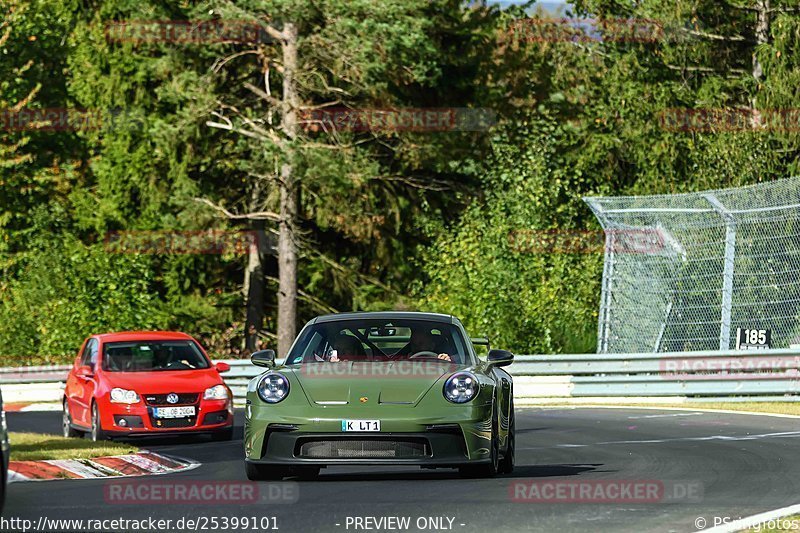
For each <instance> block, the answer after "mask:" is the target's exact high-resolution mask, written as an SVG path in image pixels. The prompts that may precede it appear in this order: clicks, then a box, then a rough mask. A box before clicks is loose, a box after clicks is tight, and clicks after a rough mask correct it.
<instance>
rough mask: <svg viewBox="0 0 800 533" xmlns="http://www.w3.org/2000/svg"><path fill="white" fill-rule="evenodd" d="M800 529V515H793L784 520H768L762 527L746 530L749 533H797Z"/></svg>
mask: <svg viewBox="0 0 800 533" xmlns="http://www.w3.org/2000/svg"><path fill="white" fill-rule="evenodd" d="M798 527H800V515H791V516H786V517H784V518H775V519H773V520H767V521H765V522H764V523H763V524H761V526H760V527H754V528H750V529H746V530H744V531H747V532H748V533H751V532H752V533H780V532H783V531H797V529H798Z"/></svg>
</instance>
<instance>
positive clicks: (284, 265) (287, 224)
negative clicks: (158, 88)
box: [278, 23, 300, 357]
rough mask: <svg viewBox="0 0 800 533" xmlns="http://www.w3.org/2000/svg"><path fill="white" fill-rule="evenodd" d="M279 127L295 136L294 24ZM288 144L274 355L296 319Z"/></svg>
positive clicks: (286, 43)
mask: <svg viewBox="0 0 800 533" xmlns="http://www.w3.org/2000/svg"><path fill="white" fill-rule="evenodd" d="M283 35H284V40H283V43H282V47H283V104H284V106H285V107H284V112H283V116H282V127H283V131H284V133H285V134H286V135H287V136H288V137H289V139H290V143H291V142H292V141H294V139H295V138H296V137H297V108H298V105H299V100H300V97H299V95H298V90H297V78H296V73H297V27H296V26H295V25H294V24H292V23H286V24H284V27H283ZM292 155H293V154H292V148H291V147H290V149H289V153H287V154H285V157H286V161H285V162H284V163H283V165H282V166H281V183H280V187H281V197H280V215H281V221H280V226H279V230H278V356H279V357H285V356H286V355H287V354H288V352H289V348H290V347H291V345H292V342H293V341H294V337H295V334H296V319H297V240H296V235H295V230H296V227H297V203H298V193H297V186H298V184H297V181H296V179H295V176H294V168H293V166H292Z"/></svg>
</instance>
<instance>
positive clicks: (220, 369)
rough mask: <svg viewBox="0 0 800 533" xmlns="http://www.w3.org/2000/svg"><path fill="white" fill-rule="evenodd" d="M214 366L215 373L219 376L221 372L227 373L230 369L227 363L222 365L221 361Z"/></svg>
mask: <svg viewBox="0 0 800 533" xmlns="http://www.w3.org/2000/svg"><path fill="white" fill-rule="evenodd" d="M214 366H215V367H216V369H217V372H219V373H220V374H222V373H223V372H227V371H228V370H230V369H231V365H229V364H228V363H223V362H222V361H220V362H219V363H217V364H216V365H214Z"/></svg>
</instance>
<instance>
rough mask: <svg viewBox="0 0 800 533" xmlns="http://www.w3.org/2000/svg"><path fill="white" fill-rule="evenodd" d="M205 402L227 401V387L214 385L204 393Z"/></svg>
mask: <svg viewBox="0 0 800 533" xmlns="http://www.w3.org/2000/svg"><path fill="white" fill-rule="evenodd" d="M203 399H204V400H227V399H228V389H226V388H225V385H214V386H213V387H209V388H208V389H206V391H205V392H204V393H203Z"/></svg>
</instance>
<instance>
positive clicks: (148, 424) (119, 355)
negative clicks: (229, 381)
mask: <svg viewBox="0 0 800 533" xmlns="http://www.w3.org/2000/svg"><path fill="white" fill-rule="evenodd" d="M228 370H230V366H228V365H227V364H226V363H217V364H216V365H215V364H213V363H212V362H211V361H210V360H209V358H208V355H207V354H206V352H205V350H203V348H202V347H201V346H200V344H199V343H198V342H197V341H196V340H194V339H193V338H192V337H190V336H189V335H186V334H185V333H176V332H160V331H158V332H124V333H107V334H104V335H93V336H91V337H89V338H88V339H86V341H84V343H83V346H82V347H81V350H80V353H79V355H78V357H77V358H76V359H75V364H74V365H73V367H72V370H70V373H69V377H68V378H67V385H66V388H65V389H64V410H63V428H64V436H65V437H79V436H81V435H82V434H83V433H89V434H90V435H91V438H92V440H103V439H107V438H110V437H115V436H142V435H162V434H178V433H181V434H183V433H190V432H191V433H210V434H211V435H213V437H214V438H216V439H218V440H230V438H231V437H232V434H233V395H232V394H231V390H230V389H229V388H228V387H227V385H225V383H224V382H223V381H222V377H221V376H220V375H219V374H220V372H226V371H228Z"/></svg>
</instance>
